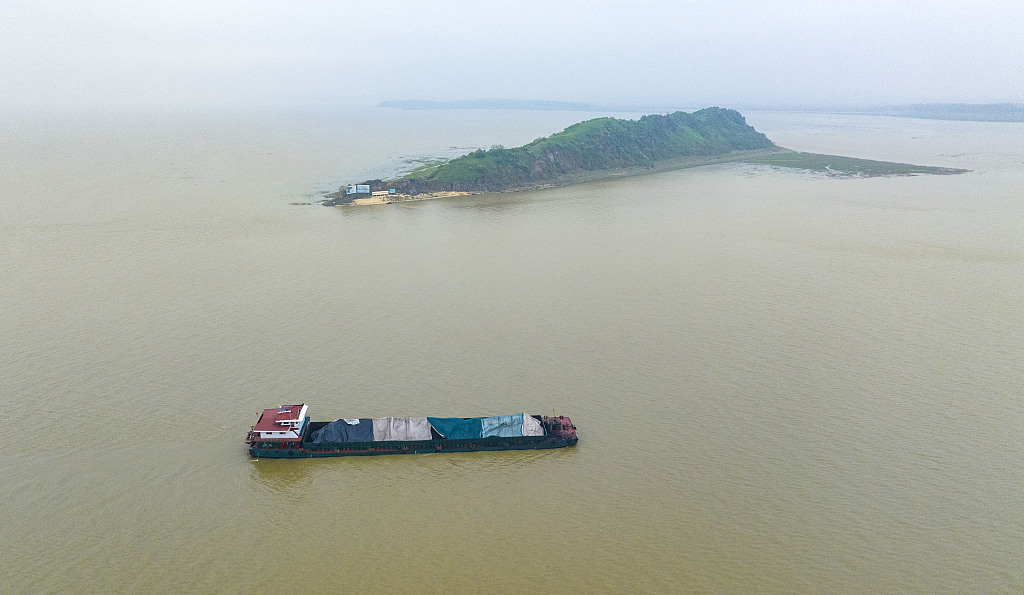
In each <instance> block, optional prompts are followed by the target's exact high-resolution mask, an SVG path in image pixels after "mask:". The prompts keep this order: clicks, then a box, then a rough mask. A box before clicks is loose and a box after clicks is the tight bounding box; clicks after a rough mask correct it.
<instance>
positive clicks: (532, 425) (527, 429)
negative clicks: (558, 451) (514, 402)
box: [523, 413, 544, 436]
mask: <svg viewBox="0 0 1024 595" xmlns="http://www.w3.org/2000/svg"><path fill="white" fill-rule="evenodd" d="M543 435H544V426H542V425H541V423H540V422H539V421H537V418H535V417H534V416H532V415H527V414H525V413H524V414H523V436H543Z"/></svg>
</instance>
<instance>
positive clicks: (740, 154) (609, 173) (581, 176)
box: [334, 147, 790, 207]
mask: <svg viewBox="0 0 1024 595" xmlns="http://www.w3.org/2000/svg"><path fill="white" fill-rule="evenodd" d="M785 152H790V151H789V149H783V148H781V147H774V148H771V149H756V150H752V151H733V152H731V153H727V154H725V155H719V156H716V157H681V158H677V159H666V160H664V161H659V162H657V163H655V164H653V165H650V166H636V167H625V168H617V169H600V170H591V171H585V172H580V173H577V174H574V175H571V176H565V177H562V178H556V179H553V180H545V181H544V182H541V183H538V184H533V185H530V186H523V187H519V188H509V189H507V190H503V191H501V192H530V191H533V190H542V189H544V188H554V187H558V186H572V185H575V184H586V183H588V182H598V181H601V180H607V179H611V178H630V177H634V176H643V175H648V174H653V173H658V172H663V171H670V170H675V169H686V168H691V167H701V166H705V165H715V164H717V163H728V162H731V161H743V160H745V159H750V158H752V157H762V156H765V155H770V154H773V153H785ZM477 194H485V192H484V191H474V192H468V191H449V192H426V193H423V194H416V195H411V194H389V195H386V196H370V197H367V198H357V199H355V200H353V201H352V202H347V203H342V204H338V205H334V206H338V207H344V206H350V205H359V206H365V205H387V204H391V203H396V202H413V201H419V200H431V199H435V198H450V197H455V196H472V195H477ZM487 194H494V193H493V192H487Z"/></svg>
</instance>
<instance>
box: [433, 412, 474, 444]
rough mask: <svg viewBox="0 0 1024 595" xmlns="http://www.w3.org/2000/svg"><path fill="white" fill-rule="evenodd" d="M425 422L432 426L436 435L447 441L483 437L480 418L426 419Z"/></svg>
mask: <svg viewBox="0 0 1024 595" xmlns="http://www.w3.org/2000/svg"><path fill="white" fill-rule="evenodd" d="M427 421H428V422H430V425H432V426H434V429H435V430H437V433H438V434H440V435H442V436H444V437H445V438H448V439H449V440H458V439H466V438H481V437H483V427H482V426H481V425H480V418H479V417H473V418H470V419H462V418H459V417H428V418H427Z"/></svg>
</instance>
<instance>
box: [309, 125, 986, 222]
mask: <svg viewBox="0 0 1024 595" xmlns="http://www.w3.org/2000/svg"><path fill="white" fill-rule="evenodd" d="M724 162H746V163H755V164H763V165H769V166H774V167H785V168H796V169H802V170H809V171H815V172H820V173H823V174H826V175H829V176H843V177H851V176H858V177H866V176H900V175H916V174H958V173H963V172H965V171H967V170H961V169H951V168H941V167H928V166H919V165H910V164H903V163H890V162H886V161H872V160H868V159H855V158H852V157H840V156H835V155H819V154H815V153H801V152H797V151H791V150H789V149H785V148H782V147H779V146H777V145H775V143H773V142H772V141H771V140H769V139H768V137H766V136H765V135H764V134H762V133H760V132H758V131H756V130H754V128H753V127H752V126H750V125H749V124H747V123H746V120H745V119H744V118H743V116H742V115H740V113H739V112H737V111H735V110H730V109H722V108H717V107H712V108H706V109H702V110H699V111H696V112H693V113H686V112H674V113H671V114H666V115H647V116H643V117H641V118H640V119H639V120H621V119H617V118H610V117H606V118H595V119H593V120H587V121H585V122H580V123H578V124H573V125H572V126H569V127H568V128H566V129H565V130H564V131H562V132H559V133H557V134H553V135H551V136H548V137H542V138H538V139H536V140H534V141H533V142H531V143H528V144H526V145H523V146H521V147H515V148H512V149H506V148H504V147H502V146H497V145H496V146H493V147H491V148H490V149H488V150H483V149H478V150H476V151H473V152H472V153H469V154H468V155H463V156H461V157H457V158H455V159H451V160H445V159H437V160H426V161H422V162H421V164H420V165H418V166H417V167H416V168H415V169H413V170H412V171H410V172H408V173H406V174H405V175H403V176H401V177H398V178H395V179H392V180H368V181H365V182H362V184H361V186H358V187H357V186H350V187H348V188H346V187H342V188H341V189H340V190H339V191H338V192H336V193H334V194H328V195H326V200H325V201H324V202H323V204H325V205H328V206H334V205H341V204H380V203H388V202H398V201H402V200H423V199H426V198H439V197H443V196H454V195H464V194H478V193H482V192H510V191H523V190H534V189H539V188H547V187H553V186H565V185H569V184H579V183H583V182H590V181H596V180H602V179H608V178H614V177H625V176H635V175H642V174H648V173H653V172H659V171H667V170H672V169H681V168H686V167H697V166H701V165H709V164H712V163H724ZM355 189H358V190H359V191H358V192H354V191H353V190H355Z"/></svg>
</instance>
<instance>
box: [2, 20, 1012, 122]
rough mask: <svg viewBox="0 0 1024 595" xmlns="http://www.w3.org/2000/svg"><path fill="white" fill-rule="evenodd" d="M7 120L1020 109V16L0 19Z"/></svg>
mask: <svg viewBox="0 0 1024 595" xmlns="http://www.w3.org/2000/svg"><path fill="white" fill-rule="evenodd" d="M0 74H2V76H0V102H2V104H3V105H5V106H7V108H8V109H20V108H32V107H43V108H46V107H56V108H67V107H76V106H82V107H96V106H107V105H110V106H118V107H123V106H129V107H130V106H142V107H147V106H166V107H179V106H180V107H188V106H241V107H245V106H287V105H330V104H334V103H351V102H361V103H375V102H376V101H378V100H382V99H412V98H419V99H471V98H510V99H555V100H565V101H586V102H598V103H633V104H657V105H680V106H703V105H723V106H734V107H750V106H807V105H850V104H884V103H900V102H930V101H936V102H997V101H998V102H1001V101H1013V102H1024V0H1001V1H985V0H972V1H969V2H953V1H947V2H936V1H928V2H925V1H900V0H887V1H873V0H846V1H842V2H833V1H828V0H814V1H804V0H787V1H784V2H767V1H763V0H762V1H744V0H738V1H729V0H719V1H714V2H713V1H700V2H696V1H680V2H665V1H648V0H631V1H629V2H604V1H601V0H586V1H576V0H571V1H559V0H521V1H516V0H506V1H503V2H488V1H485V0H474V1H461V0H440V1H430V0H416V1H405V0H365V1H358V2H303V1H301V0H299V1H289V2H281V1H278V2H260V1H254V0H247V1H244V2H243V1H236V0H202V1H199V0H178V1H176V2H166V3H147V2H140V1H138V0H133V1H130V2H128V1H125V2H93V1H88V0H74V1H53V2H46V1H40V2H25V1H21V0H4V2H3V3H2V4H0Z"/></svg>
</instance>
